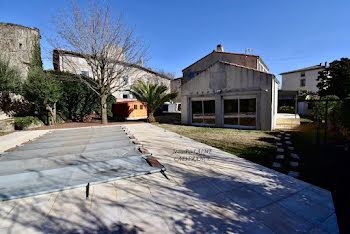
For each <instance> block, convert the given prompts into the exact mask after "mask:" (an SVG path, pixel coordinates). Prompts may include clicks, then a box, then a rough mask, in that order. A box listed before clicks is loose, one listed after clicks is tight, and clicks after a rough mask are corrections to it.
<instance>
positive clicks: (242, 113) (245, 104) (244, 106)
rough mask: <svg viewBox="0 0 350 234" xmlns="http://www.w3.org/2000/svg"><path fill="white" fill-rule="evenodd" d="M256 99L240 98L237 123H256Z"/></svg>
mask: <svg viewBox="0 0 350 234" xmlns="http://www.w3.org/2000/svg"><path fill="white" fill-rule="evenodd" d="M255 100H256V99H255V98H252V99H240V100H239V101H240V103H239V125H241V126H255V125H256V118H255V116H256V101H255Z"/></svg>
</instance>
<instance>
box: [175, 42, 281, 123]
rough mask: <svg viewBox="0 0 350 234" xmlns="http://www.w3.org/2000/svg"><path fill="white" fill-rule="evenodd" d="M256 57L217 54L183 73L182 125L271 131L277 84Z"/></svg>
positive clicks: (221, 52) (207, 57) (224, 53)
mask: <svg viewBox="0 0 350 234" xmlns="http://www.w3.org/2000/svg"><path fill="white" fill-rule="evenodd" d="M267 71H268V68H267V66H266V65H265V64H264V63H263V62H262V60H261V58H260V57H259V56H257V55H248V54H238V53H228V52H224V51H223V48H222V45H218V47H217V50H216V51H214V52H212V53H210V54H209V55H207V56H205V57H203V58H202V59H200V60H198V61H197V62H195V63H194V64H192V65H190V66H189V67H187V68H185V69H184V70H183V76H184V77H183V78H182V79H181V105H182V107H181V121H182V123H183V124H189V125H200V126H215V127H231V128H246V129H261V130H272V129H274V128H275V126H276V114H277V95H278V80H277V79H276V77H275V76H274V75H273V74H271V73H268V72H267Z"/></svg>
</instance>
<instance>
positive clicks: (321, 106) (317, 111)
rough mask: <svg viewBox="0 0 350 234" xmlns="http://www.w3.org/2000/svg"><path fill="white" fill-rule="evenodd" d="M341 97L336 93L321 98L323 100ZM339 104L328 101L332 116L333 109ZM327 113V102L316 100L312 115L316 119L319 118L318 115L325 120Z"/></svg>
mask: <svg viewBox="0 0 350 234" xmlns="http://www.w3.org/2000/svg"><path fill="white" fill-rule="evenodd" d="M334 99H336V100H337V99H339V97H337V96H335V95H328V96H324V97H322V98H321V100H334ZM336 105H337V102H332V101H329V102H328V115H329V116H330V115H331V114H333V109H334V107H335V106H336ZM325 114H326V102H316V103H315V106H314V108H313V109H312V116H313V117H314V119H318V117H320V118H321V120H324V118H325Z"/></svg>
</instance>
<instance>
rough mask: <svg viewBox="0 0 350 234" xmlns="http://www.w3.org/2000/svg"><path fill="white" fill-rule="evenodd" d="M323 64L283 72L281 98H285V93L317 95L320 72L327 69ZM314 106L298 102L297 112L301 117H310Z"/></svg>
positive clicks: (301, 101)
mask: <svg viewBox="0 0 350 234" xmlns="http://www.w3.org/2000/svg"><path fill="white" fill-rule="evenodd" d="M327 66H328V65H327V62H326V63H325V65H322V63H320V64H318V65H315V66H311V67H305V68H301V69H297V70H293V71H288V72H282V73H281V74H280V75H281V76H282V88H281V91H280V97H281V98H283V96H286V95H284V94H285V93H287V94H288V92H291V91H297V92H298V93H299V94H315V93H317V91H318V88H317V83H318V81H317V78H318V74H319V72H320V71H323V70H324V69H325V68H326V67H327ZM312 109H313V104H312V103H308V102H305V101H304V100H303V99H302V100H300V98H299V100H298V104H297V112H298V114H300V115H310V114H311V113H312Z"/></svg>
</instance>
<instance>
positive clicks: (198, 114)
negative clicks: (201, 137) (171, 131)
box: [192, 101, 203, 123]
mask: <svg viewBox="0 0 350 234" xmlns="http://www.w3.org/2000/svg"><path fill="white" fill-rule="evenodd" d="M202 107H203V106H202V101H193V102H192V123H202V122H203V108H202Z"/></svg>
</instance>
